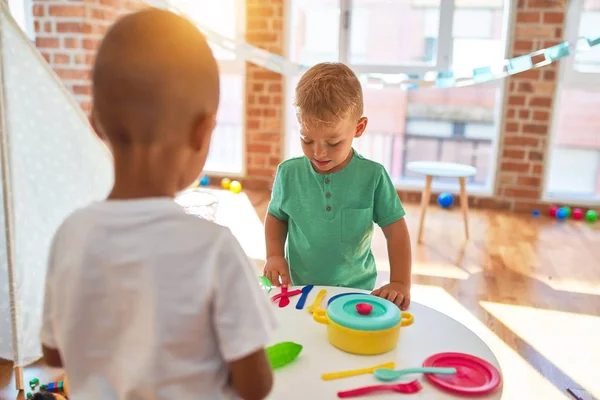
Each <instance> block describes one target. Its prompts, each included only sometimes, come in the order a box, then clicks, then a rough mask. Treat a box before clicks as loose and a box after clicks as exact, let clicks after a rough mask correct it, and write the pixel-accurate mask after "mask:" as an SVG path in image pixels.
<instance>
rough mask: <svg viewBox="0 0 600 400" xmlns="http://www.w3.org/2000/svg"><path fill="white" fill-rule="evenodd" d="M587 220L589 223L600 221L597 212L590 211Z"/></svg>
mask: <svg viewBox="0 0 600 400" xmlns="http://www.w3.org/2000/svg"><path fill="white" fill-rule="evenodd" d="M585 219H586V220H587V221H588V222H596V221H598V213H597V212H596V211H595V210H588V211H587V212H586V213H585Z"/></svg>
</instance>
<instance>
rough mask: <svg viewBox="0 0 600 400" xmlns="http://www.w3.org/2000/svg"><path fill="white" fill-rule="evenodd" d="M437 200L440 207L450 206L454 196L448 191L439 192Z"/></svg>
mask: <svg viewBox="0 0 600 400" xmlns="http://www.w3.org/2000/svg"><path fill="white" fill-rule="evenodd" d="M437 202H438V204H439V205H440V207H442V208H450V207H452V203H454V197H452V194H450V193H440V195H439V196H438V198H437Z"/></svg>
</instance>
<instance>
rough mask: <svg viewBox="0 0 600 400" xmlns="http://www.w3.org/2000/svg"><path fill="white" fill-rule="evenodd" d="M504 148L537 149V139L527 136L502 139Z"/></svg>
mask: <svg viewBox="0 0 600 400" xmlns="http://www.w3.org/2000/svg"><path fill="white" fill-rule="evenodd" d="M503 142H504V145H505V146H527V147H537V146H538V145H539V143H540V142H539V139H537V138H532V137H528V136H510V137H504V140H503Z"/></svg>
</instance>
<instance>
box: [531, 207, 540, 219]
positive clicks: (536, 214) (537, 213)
mask: <svg viewBox="0 0 600 400" xmlns="http://www.w3.org/2000/svg"><path fill="white" fill-rule="evenodd" d="M531 215H533V216H534V217H536V218H537V217H539V216H540V210H538V209H535V210H533V211H532V212H531Z"/></svg>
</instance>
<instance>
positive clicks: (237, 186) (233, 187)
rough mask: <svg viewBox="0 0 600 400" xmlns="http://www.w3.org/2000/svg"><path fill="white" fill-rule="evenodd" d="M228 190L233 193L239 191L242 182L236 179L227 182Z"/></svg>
mask: <svg viewBox="0 0 600 400" xmlns="http://www.w3.org/2000/svg"><path fill="white" fill-rule="evenodd" d="M229 190H231V191H232V192H233V193H236V194H237V193H239V192H241V191H242V184H241V183H239V182H238V181H232V182H231V183H230V184H229Z"/></svg>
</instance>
